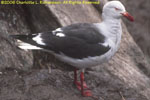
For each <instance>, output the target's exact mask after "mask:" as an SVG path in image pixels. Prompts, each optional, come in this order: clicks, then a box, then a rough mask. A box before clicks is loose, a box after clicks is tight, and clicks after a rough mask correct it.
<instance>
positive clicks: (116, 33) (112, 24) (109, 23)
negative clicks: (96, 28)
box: [101, 17, 122, 48]
mask: <svg viewBox="0 0 150 100" xmlns="http://www.w3.org/2000/svg"><path fill="white" fill-rule="evenodd" d="M102 20H103V21H102V23H101V26H103V27H104V29H103V28H101V30H102V31H103V33H105V34H104V35H105V36H106V38H107V39H109V40H111V41H112V46H113V47H115V48H118V46H119V44H120V41H121V35H122V28H121V19H115V18H108V17H105V19H104V18H103V19H102Z"/></svg>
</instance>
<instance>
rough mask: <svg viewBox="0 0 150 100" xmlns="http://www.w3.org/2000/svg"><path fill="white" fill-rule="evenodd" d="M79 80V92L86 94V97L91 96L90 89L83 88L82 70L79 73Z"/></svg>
mask: <svg viewBox="0 0 150 100" xmlns="http://www.w3.org/2000/svg"><path fill="white" fill-rule="evenodd" d="M80 81H81V94H82V95H83V96H86V97H87V96H92V93H91V91H90V90H85V88H84V84H85V82H84V72H81V74H80ZM86 87H87V86H86Z"/></svg>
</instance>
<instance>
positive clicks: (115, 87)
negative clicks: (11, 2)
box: [0, 5, 150, 100]
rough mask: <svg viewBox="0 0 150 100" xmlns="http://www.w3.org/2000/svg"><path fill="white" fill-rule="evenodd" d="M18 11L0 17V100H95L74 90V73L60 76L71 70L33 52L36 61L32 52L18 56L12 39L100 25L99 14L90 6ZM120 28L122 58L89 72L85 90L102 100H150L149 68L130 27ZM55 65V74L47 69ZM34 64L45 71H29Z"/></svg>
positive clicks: (87, 72)
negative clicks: (69, 27) (67, 27)
mask: <svg viewBox="0 0 150 100" xmlns="http://www.w3.org/2000/svg"><path fill="white" fill-rule="evenodd" d="M17 7H18V8H19V9H20V10H18V8H17ZM17 7H13V6H9V7H4V6H3V7H2V6H1V8H0V9H3V10H2V11H1V12H0V17H1V18H3V19H2V20H1V23H0V24H1V26H2V27H0V38H1V37H2V39H1V42H0V46H2V48H0V49H3V48H6V49H3V50H1V51H0V54H2V56H0V59H3V57H4V58H5V59H4V61H3V62H0V69H1V72H0V99H1V100H94V98H89V97H82V96H81V95H80V93H79V91H78V90H77V89H76V88H75V87H74V85H73V84H72V82H73V72H70V71H66V70H62V69H63V68H64V66H67V65H64V64H62V63H60V62H57V60H55V58H54V57H52V56H47V53H42V52H33V57H32V53H31V52H25V51H21V50H18V49H17V48H16V47H15V46H13V45H14V41H13V40H12V39H10V38H9V37H8V35H9V34H25V33H30V31H31V32H42V31H47V30H52V29H55V28H57V27H59V26H65V25H68V24H72V23H78V22H100V15H99V14H100V13H99V12H98V11H97V10H96V9H95V8H94V7H93V6H92V5H74V6H73V5H36V6H35V5H32V6H31V5H30V6H17ZM97 8H98V7H97ZM6 9H8V10H6ZM99 9H100V8H99ZM11 11H12V12H13V13H11ZM9 13H11V14H10V15H9V16H11V17H10V19H9V20H6V19H8V18H7V16H4V15H7V14H9ZM12 16H15V17H14V18H16V21H17V22H16V23H14V25H12V26H11V27H10V26H9V23H11V21H12V22H13V21H14V20H13V17H12ZM8 26H9V27H8ZM122 26H123V39H122V43H121V46H120V49H119V51H118V53H117V54H116V55H115V56H114V57H113V59H112V60H110V61H109V62H108V63H105V64H102V65H99V66H96V67H93V68H89V69H87V71H86V76H85V78H86V81H87V84H88V85H89V87H90V88H91V90H92V91H93V95H94V96H96V97H98V98H99V100H150V79H149V77H150V75H149V73H150V68H149V66H150V65H149V63H148V62H147V59H146V58H145V56H144V54H143V53H142V51H141V50H140V48H139V47H138V46H137V45H136V43H135V42H134V40H133V39H132V37H131V35H130V34H129V33H128V31H127V29H126V26H125V25H124V24H122ZM3 27H4V28H3ZM3 37H5V38H4V39H3ZM5 51H7V52H5ZM21 58H22V59H23V60H22V59H21ZM39 59H40V60H39ZM9 62H11V63H9ZM44 62H46V64H45V63H44ZM54 62H55V65H54V68H53V67H52V69H51V70H50V69H49V70H48V69H45V66H47V67H51V66H53V64H51V63H54ZM32 63H34V67H35V68H36V67H39V68H44V69H30V68H31V65H32ZM20 64H22V66H21V67H20ZM61 65H62V66H63V68H62V66H61ZM56 66H58V68H56ZM69 67H70V66H68V67H67V68H69ZM10 68H11V70H9V69H10ZM67 68H66V69H67ZM50 72H51V73H50Z"/></svg>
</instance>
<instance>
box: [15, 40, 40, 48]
mask: <svg viewBox="0 0 150 100" xmlns="http://www.w3.org/2000/svg"><path fill="white" fill-rule="evenodd" d="M17 44H18V47H19V48H20V49H25V50H28V49H30V50H37V49H42V48H40V47H37V46H34V45H31V44H29V43H25V42H23V41H20V40H17Z"/></svg>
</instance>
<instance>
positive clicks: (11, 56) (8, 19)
mask: <svg viewBox="0 0 150 100" xmlns="http://www.w3.org/2000/svg"><path fill="white" fill-rule="evenodd" d="M22 13H23V12H22V11H21V7H20V6H12V5H11V6H9V5H1V6H0V19H1V20H0V71H1V70H3V69H5V68H7V69H9V68H10V69H11V68H16V69H21V70H28V69H29V68H31V66H32V63H33V60H32V54H31V52H24V51H21V50H19V49H18V48H16V46H15V44H14V41H13V39H11V38H10V37H9V35H11V34H25V33H29V32H30V30H29V29H28V26H27V23H25V20H24V19H23V18H22V17H21V16H24V14H22Z"/></svg>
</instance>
